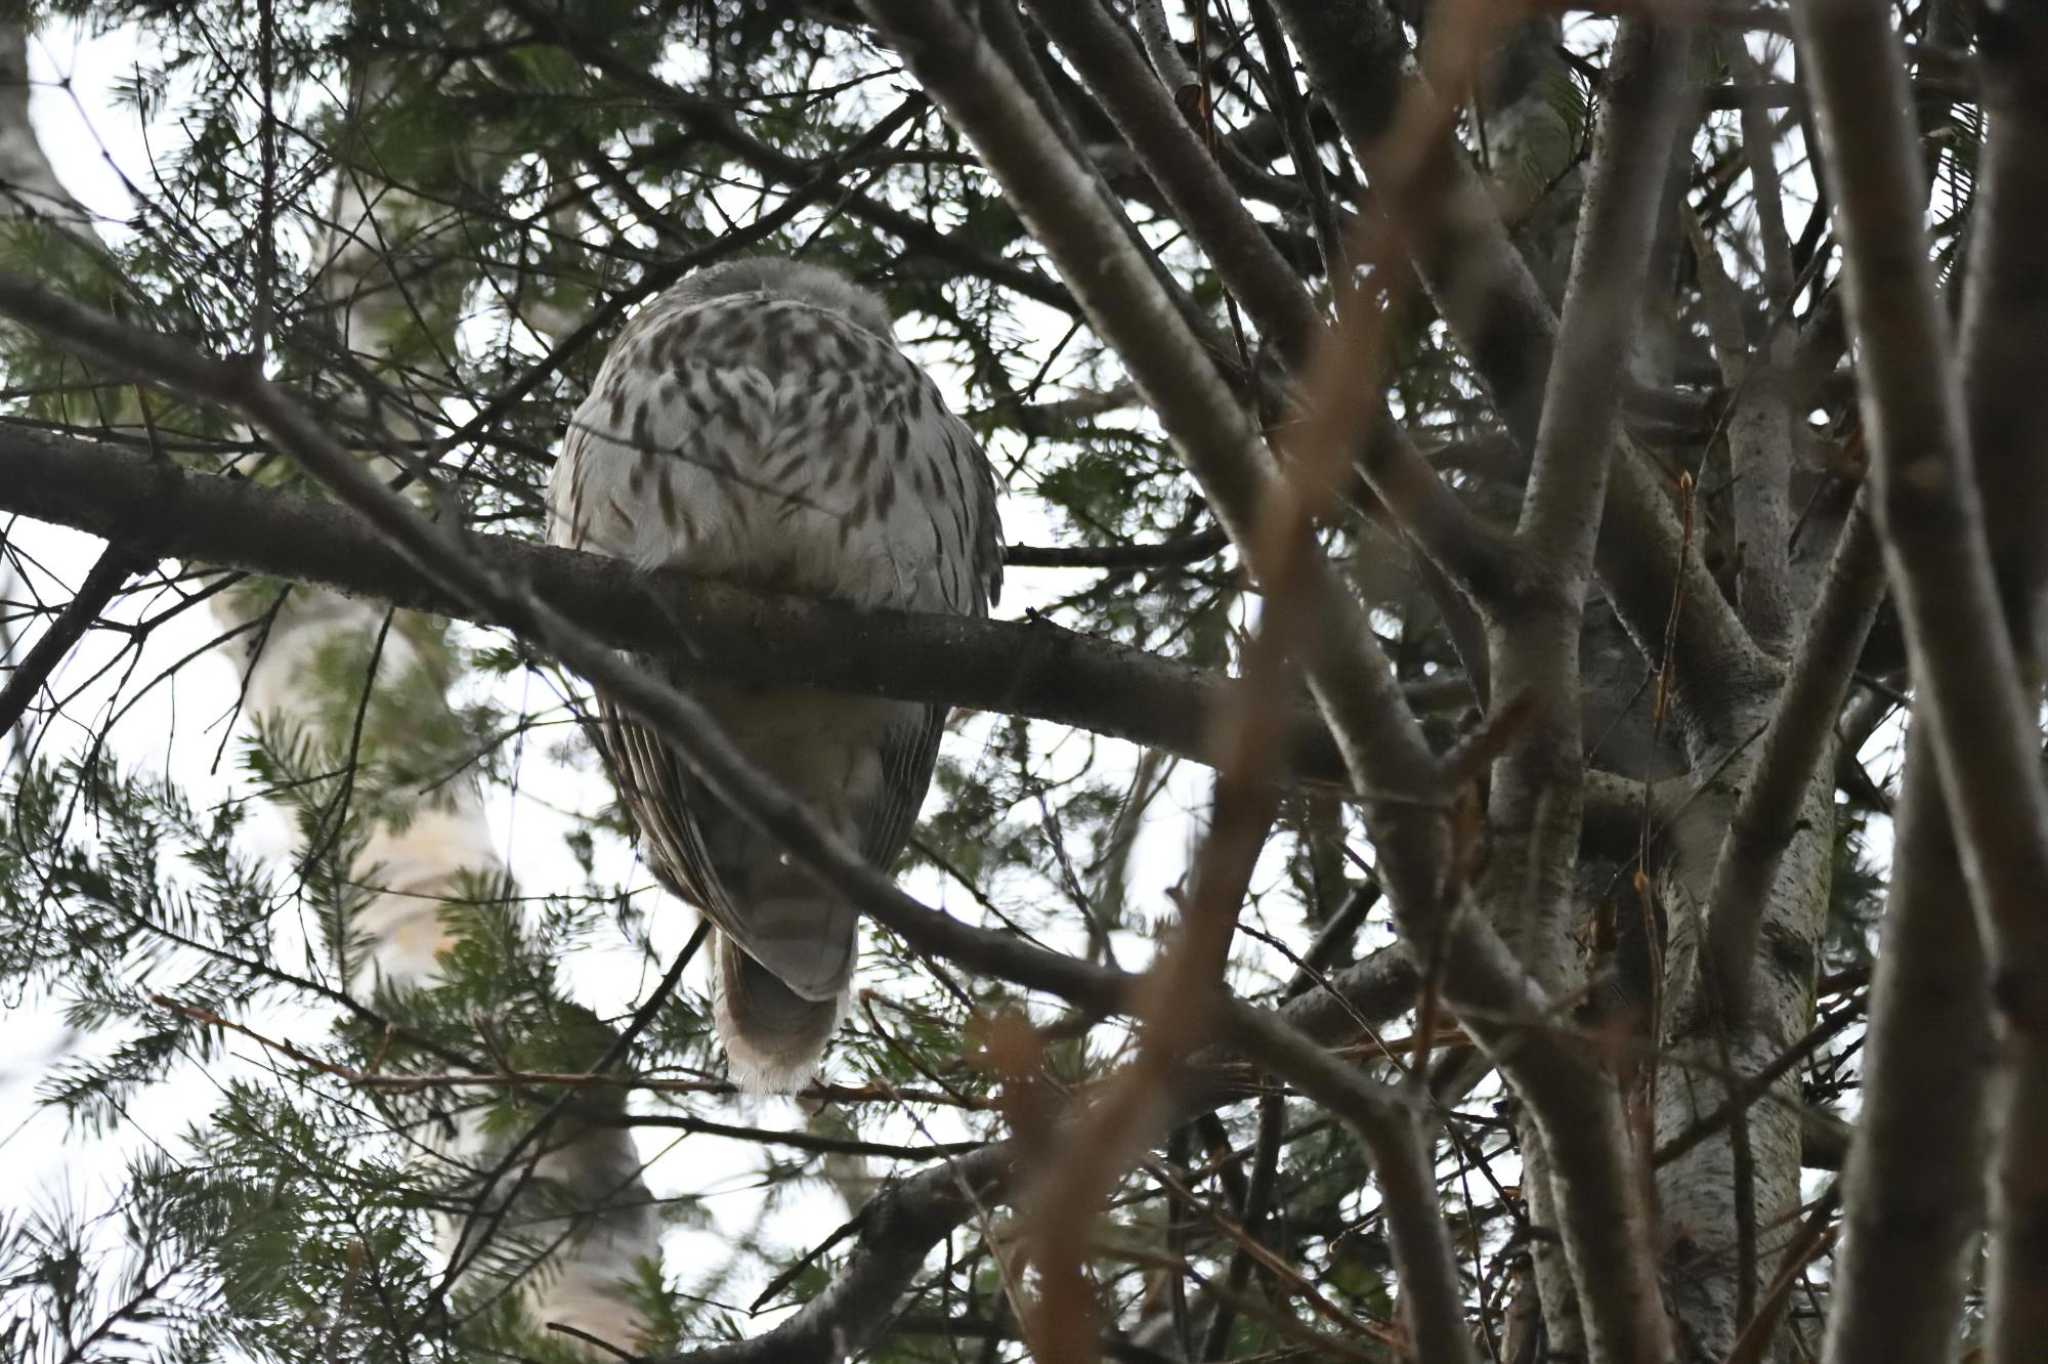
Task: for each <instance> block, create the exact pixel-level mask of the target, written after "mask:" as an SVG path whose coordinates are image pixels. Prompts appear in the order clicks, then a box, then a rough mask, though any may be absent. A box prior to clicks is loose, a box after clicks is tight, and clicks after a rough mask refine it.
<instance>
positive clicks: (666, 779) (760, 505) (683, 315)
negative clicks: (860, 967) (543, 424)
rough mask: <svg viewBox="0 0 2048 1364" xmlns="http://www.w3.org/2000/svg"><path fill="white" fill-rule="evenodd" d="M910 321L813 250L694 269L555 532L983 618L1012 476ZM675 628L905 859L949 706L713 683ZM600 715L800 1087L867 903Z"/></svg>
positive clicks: (580, 461)
mask: <svg viewBox="0 0 2048 1364" xmlns="http://www.w3.org/2000/svg"><path fill="white" fill-rule="evenodd" d="M893 331H894V329H893V326H892V324H891V320H890V317H889V313H888V311H887V309H886V308H885V307H884V306H883V304H882V302H881V300H879V299H878V298H876V297H875V296H874V295H872V294H870V293H868V292H867V291H865V290H863V289H860V288H858V287H856V286H855V285H854V284H852V283H851V282H850V281H848V280H847V279H845V278H844V277H843V276H841V275H840V274H838V273H836V272H835V271H832V270H828V269H825V268H822V267H820V266H817V265H812V264H807V263H803V262H798V261H792V260H782V259H775V258H760V259H748V260H739V261H733V262H729V263H726V264H723V265H718V266H713V267H710V268H708V269H704V270H700V271H698V272H697V273H696V274H694V275H692V276H690V277H689V278H688V279H686V280H684V281H683V283H681V284H679V285H677V286H676V287H674V288H672V289H670V290H669V291H668V292H666V293H664V294H662V295H661V296H660V297H658V298H657V299H655V300H654V301H653V302H652V303H650V304H649V305H648V306H647V307H646V308H645V309H644V310H643V311H642V312H640V313H639V314H638V315H637V316H636V317H635V318H634V319H633V320H632V321H631V322H630V323H628V324H627V326H626V327H625V329H624V330H623V331H622V332H621V333H620V335H619V339H618V341H617V342H616V343H615V344H614V345H613V347H612V349H611V351H610V352H609V353H608V354H607V355H606V356H605V360H604V364H603V366H602V367H601V368H600V369H599V371H598V374H597V379H596V382H595V384H594V386H593V389H592V392H591V394H590V396H589V397H588V398H587V399H586V400H585V401H584V403H583V405H582V406H581V407H580V408H579V409H578V410H577V412H576V416H575V418H574V420H573V421H572V422H571V425H570V430H569V433H568V436H567V438H566V440H565V441H564V443H563V447H562V455H561V458H560V459H559V460H558V461H557V462H556V464H555V468H554V474H553V477H552V479H551V480H550V482H549V486H548V507H547V517H548V540H549V542H550V543H553V544H557V545H566V546H569V547H570V548H573V549H580V550H586V551H590V552H594V553H599V554H608V555H611V556H614V557H616V558H620V559H625V560H627V561H629V562H631V563H633V564H635V565H638V566H639V567H641V568H644V569H652V568H657V567H664V566H675V567H679V568H683V569H687V570H689V571H690V572H692V573H696V574H700V575H703V576H706V577H715V578H721V579H725V580H728V581H732V582H738V583H743V584H746V585H749V586H753V587H758V588H763V589H770V590H776V591H786V592H793V593H802V594H807V595H812V596H819V597H827V598H831V599H834V600H837V601H842V602H847V603H850V604H852V605H855V606H860V607H889V608H895V609H898V610H905V611H928V612H950V613H953V614H956V615H972V616H985V615H987V614H988V609H989V606H990V604H991V603H992V602H993V601H994V600H995V599H996V596H997V593H998V592H999V590H1000V588H1001V585H1002V536H1001V530H1000V526H999V525H998V522H997V516H996V489H995V480H994V477H993V474H992V473H991V471H990V468H989V464H988V460H987V458H986V456H984V455H983V453H982V450H981V447H980V445H979V443H978V442H977V441H976V440H975V438H974V435H973V433H972V432H971V431H970V430H969V429H968V428H967V426H966V424H965V423H963V422H962V421H961V420H960V419H959V418H958V417H956V416H954V415H953V414H952V413H951V412H950V411H948V410H947V408H946V405H945V403H944V402H943V401H942V400H941V398H940V397H939V393H938V390H937V388H936V387H935V386H934V385H933V383H932V381H931V378H930V377H929V376H928V375H926V374H925V372H924V371H923V370H922V369H920V368H919V367H918V365H917V364H916V363H915V362H913V361H912V360H911V359H910V358H909V357H908V356H906V355H904V353H903V352H902V351H901V350H899V349H898V348H897V346H896V343H895V341H894V339H893ZM676 644H677V648H676V650H675V651H674V653H673V654H672V655H669V656H666V657H662V658H648V659H645V660H643V663H644V666H646V667H648V668H650V669H653V670H655V671H657V672H659V673H661V674H663V675H664V676H666V677H667V678H669V679H670V680H672V681H675V682H677V683H678V684H680V685H682V686H684V687H685V688H687V689H688V690H690V691H691V692H692V693H693V694H695V695H696V696H697V697H698V698H699V699H700V700H701V701H702V702H703V703H704V704H705V705H706V706H707V707H708V708H709V709H710V711H711V712H712V713H713V714H714V715H715V716H716V717H717V718H718V720H719V722H720V723H721V724H722V725H723V726H724V727H725V730H726V732H727V734H728V735H729V736H730V737H731V738H732V740H733V742H734V743H735V744H737V745H738V746H739V748H740V749H741V751H743V752H744V753H746V754H747V756H748V757H750V758H751V759H752V760H753V761H754V762H755V763H756V764H757V765H758V766H760V767H761V768H762V769H764V770H765V771H767V772H768V773H769V774H770V775H772V776H774V777H775V778H777V779H778V780H780V781H781V782H782V783H783V784H784V785H785V786H786V787H788V788H789V789H790V790H791V791H792V792H793V793H795V794H796V795H797V796H798V797H799V798H800V799H802V800H803V801H805V802H806V803H807V804H808V805H809V806H810V807H811V809H812V810H813V811H814V812H816V813H817V814H818V815H819V816H820V817H821V818H822V819H823V820H824V821H825V822H826V823H827V824H828V825H829V826H830V827H831V828H832V829H833V830H834V831H835V832H836V833H837V834H838V835H839V836H840V837H841V838H843V839H845V840H846V841H847V843H848V844H850V845H851V846H852V847H854V848H856V849H858V850H859V851H860V853H861V855H862V856H863V857H865V858H866V859H867V860H868V861H869V862H871V863H872V864H873V865H875V866H876V867H879V868H882V869H884V870H887V869H888V868H889V866H890V865H891V864H892V863H893V862H894V860H895V859H896V857H897V855H898V854H899V853H901V852H902V850H903V845H904V844H905V842H907V841H908V839H909V837H910V831H911V826H912V824H913V823H914V822H915V820H916V818H917V813H918V809H919V807H920V806H921V805H922V804H923V803H924V796H925V792H926V789H927V788H928V787H929V786H930V784H931V777H932V768H933V765H934V764H935V763H936V761H937V757H938V748H939V735H940V732H941V730H942V728H943V727H944V724H945V718H946V710H945V707H943V706H935V705H925V704H921V703H915V702H904V701H888V700H878V699H873V698H869V697H856V696H839V695H833V694H830V693H826V692H820V691H814V690H810V689H808V688H803V687H782V686H774V685H765V686H762V685H741V684H736V683H731V682H720V681H717V680H714V679H712V678H709V677H704V676H699V675H695V674H694V672H693V670H692V669H691V668H690V666H689V664H688V663H687V661H686V660H687V659H688V657H689V653H690V641H689V640H687V639H685V638H678V640H677V641H676ZM596 731H597V742H598V745H599V747H600V749H601V751H602V753H603V755H604V757H605V760H606V765H607V767H608V768H609V769H610V771H611V773H612V777H613V780H614V781H615V782H616V784H617V786H618V790H619V795H620V798H621V800H622V802H623V803H624V805H625V807H626V809H627V810H628V812H629V813H630V814H631V815H632V818H633V820H634V823H635V825H636V826H637V827H638V829H639V832H640V835H641V839H642V844H643V847H644V849H645V852H646V856H647V860H648V862H649V863H650V865H651V866H652V868H653V870H654V873H655V875H656V877H657V878H658V879H659V880H660V881H661V882H662V884H663V885H664V886H666V887H667V888H668V889H669V890H670V891H672V892H674V893H675V894H676V895H677V896H679V897H681V898H682V899H684V900H686V901H688V902H690V903H691V904H693V905H695V906H696V907H697V908H698V909H699V910H700V911H702V912H703V913H704V914H705V915H706V916H707V917H708V918H709V920H710V922H711V924H712V925H713V928H714V930H715V931H714V933H713V940H714V941H713V951H714V954H715V969H714V976H715V986H714V1001H715V1011H714V1017H715V1020H716V1024H717V1028H718V1032H719V1035H720V1038H721V1040H722V1041H723V1043H724V1047H725V1052H726V1056H727V1059H728V1060H729V1062H730V1064H731V1068H732V1072H733V1075H734V1078H735V1079H737V1080H738V1081H739V1082H740V1083H741V1084H742V1085H744V1086H746V1087H747V1088H749V1089H752V1090H755V1091H768V1092H786V1091H789V1090H792V1089H794V1088H796V1087H797V1086H798V1085H800V1084H801V1083H802V1082H803V1081H805V1080H806V1079H808V1078H809V1077H810V1076H811V1075H812V1074H813V1073H814V1072H815V1069H816V1066H817V1062H818V1058H819V1056H820V1054H821V1053H822V1052H823V1050H824V1047H825V1044H826V1042H827V1040H828V1039H829V1038H830V1037H831V1035H832V1032H833V1030H834V1028H835V1027H837V1025H838V1021H839V1015H840V1011H841V1009H842V1008H843V1006H844V1002H845V999H846V996H847V993H848V987H849V983H850V981H851V978H852V975H853V970H854V962H855V958H856V955H857V951H858V931H857V916H856V914H855V912H854V909H853V907H852V906H851V905H849V904H847V903H846V901H845V900H844V899H843V898H842V897H840V896H839V895H837V894H835V893H834V892H833V891H832V889H831V888H830V887H829V886H827V885H825V884H823V883H822V882H820V881H818V880H817V879H815V878H813V877H812V876H811V875H810V874H809V873H808V872H806V871H804V870H803V869H802V868H800V867H798V866H796V865H795V864H794V863H793V862H792V861H791V860H790V859H789V858H788V857H787V856H786V855H785V854H784V853H783V851H782V849H781V848H780V847H778V846H777V845H776V843H775V841H774V840H773V839H771V838H769V837H767V836H766V835H764V834H762V833H761V832H760V831H759V830H758V829H756V828H754V827H753V826H752V825H750V824H749V823H748V822H747V820H746V819H745V818H743V817H742V816H740V815H739V814H738V813H737V812H735V811H734V810H732V809H730V808H729V807H728V806H727V805H726V804H725V803H724V802H723V801H721V800H719V799H718V797H717V796H715V795H713V794H712V792H711V791H710V790H709V789H708V788H707V787H706V786H705V785H704V784H703V782H702V781H700V780H699V779H698V778H697V776H696V775H695V774H694V773H693V772H692V771H691V770H690V767H689V765H688V764H687V763H686V762H684V761H682V760H681V759H680V758H678V757H677V756H676V754H675V753H674V752H672V751H671V750H670V749H669V747H668V746H667V745H666V744H665V743H664V742H663V741H662V740H661V739H660V738H659V737H658V736H656V735H655V734H653V733H651V732H649V731H648V730H647V729H645V728H643V727H641V726H640V725H638V724H636V723H635V722H633V721H632V720H630V719H628V718H627V717H626V716H625V715H623V714H622V713H620V712H619V711H617V710H615V709H613V708H612V707H610V706H609V705H606V704H604V703H603V702H602V701H601V700H600V702H599V707H598V715H597V723H596Z"/></svg>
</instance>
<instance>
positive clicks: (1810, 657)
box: [1705, 499, 1884, 1028]
mask: <svg viewBox="0 0 2048 1364" xmlns="http://www.w3.org/2000/svg"><path fill="white" fill-rule="evenodd" d="M1883 599H1884V558H1883V555H1882V553H1881V551H1880V549H1879V546H1878V542H1877V528H1876V527H1875V526H1874V525H1873V524H1872V523H1871V519H1870V516H1869V514H1868V512H1867V511H1866V510H1865V507H1864V503H1863V501H1862V500H1861V499H1858V501H1857V504H1856V510H1855V511H1854V512H1853V513H1852V514H1851V516H1850V518H1849V524H1848V525H1847V526H1846V527H1844V528H1843V531H1842V535H1841V539H1840V540H1839V541H1838V542H1837V543H1836V545H1835V555H1834V559H1833V561H1832V562H1831V563H1830V564H1829V565H1828V574H1827V579H1826V581H1825V583H1824V584H1823V586H1822V588H1821V597H1820V602H1819V604H1818V605H1816V606H1815V607H1814V610H1813V614H1812V615H1811V616H1810V617H1809V618H1808V619H1807V622H1806V636H1805V638H1804V640H1802V641H1801V643H1800V646H1799V654H1798V656H1797V657H1796V658H1795V659H1794V660H1793V664H1792V671H1791V673H1790V675H1789V676H1788V677H1787V678H1786V680H1785V689H1784V691H1783V692H1781V693H1780V694H1779V697H1778V704H1777V708H1776V709H1775V710H1773V711H1772V712H1771V722H1770V728H1769V729H1767V730H1765V731H1764V737H1763V747H1762V750H1761V751H1760V752H1759V753H1758V755H1757V761H1756V766H1755V767H1754V768H1753V769H1752V770H1751V772H1750V775H1749V783H1748V785H1747V786H1745V787H1744V788H1743V791H1742V797H1741V799H1740V800H1738V801H1737V802H1736V805H1735V813H1734V815H1733V817H1732V818H1730V820H1729V821H1728V832H1727V835H1726V836H1725V837H1724V838H1723V839H1722V840H1721V851H1720V853H1719V854H1718V856H1717V858H1716V860H1715V863H1714V878H1713V882H1712V889H1711V890H1710V891H1709V892H1708V894H1707V947H1706V960H1705V969H1706V972H1707V976H1708V989H1709V1006H1710V1007H1712V1008H1717V1009H1718V1010H1720V1012H1721V1016H1722V1018H1723V1019H1724V1020H1725V1021H1726V1022H1727V1024H1728V1025H1729V1026H1731V1027H1735V1028H1740V1027H1741V1026H1742V1025H1743V1024H1744V1022H1745V1021H1746V1020H1747V1018H1748V1016H1749V1002H1750V991H1751V988H1752V983H1753V976H1754V973H1755V969H1756V949H1757V937H1758V929H1759V925H1761V924H1762V922H1763V915H1764V909H1765V907H1766V905H1767V904H1768V902H1769V898H1770V890H1771V884H1772V882H1773V881H1775V880H1776V879H1777V875H1778V864H1779V861H1780V859H1781V858H1782V857H1783V855H1784V852H1785V849H1786V848H1787V847H1788V846H1790V845H1791V842H1792V837H1793V835H1794V834H1795V833H1797V832H1798V824H1799V812H1800V808H1801V807H1802V806H1803V805H1804V804H1805V803H1806V792H1807V787H1808V786H1809V785H1810V784H1811V783H1812V781H1813V775H1814V770H1815V768H1816V766H1817V765H1818V764H1819V762H1820V760H1821V756H1822V755H1823V754H1824V753H1825V752H1826V751H1827V749H1828V746H1829V744H1830V743H1831V742H1832V741H1833V737H1834V724H1835V716H1836V715H1837V714H1839V713H1840V711H1841V709H1842V698H1843V697H1845V696H1846V695H1848V692H1849V682H1850V679H1851V678H1852V677H1853V676H1854V674H1855V671H1856V660H1857V659H1858V658H1859V657H1861V655H1862V653H1863V641H1864V639H1865V638H1866V637H1867V636H1868V635H1869V634H1870V626H1871V622H1872V621H1874V620H1875V619H1876V618H1877V607H1878V603H1879V602H1880V601H1882V600H1883Z"/></svg>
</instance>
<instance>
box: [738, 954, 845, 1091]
mask: <svg viewBox="0 0 2048 1364" xmlns="http://www.w3.org/2000/svg"><path fill="white" fill-rule="evenodd" d="M717 937H718V998H717V1002H716V1005H715V1008H714V1010H713V1018H714V1021H715V1022H716V1023H717V1026H718V1037H719V1040H720V1041H721V1042H723V1043H724V1044H725V1056H726V1061H727V1063H728V1064H729V1065H730V1066H731V1068H732V1078H733V1080H734V1081H735V1082H736V1083H737V1084H738V1085H739V1086H740V1088H741V1089H743V1090H745V1091H747V1092H748V1093H750V1094H793V1093H795V1092H796V1091H797V1090H799V1089H801V1088H802V1087H803V1085H804V1083H805V1082H806V1081H807V1080H809V1079H810V1078H811V1077H812V1076H813V1075H815V1074H816V1073H817V1070H818V1060H819V1058H820V1057H822V1056H823V1055H824V1054H825V1044H826V1043H827V1042H828V1041H830V1040H831V1038H832V1034H833V1032H834V1030H836V1029H837V1028H838V1026H839V1015H840V1011H841V1010H842V1009H843V1008H844V1007H845V1004H846V992H845V990H844V988H842V989H841V990H840V991H839V992H838V993H837V994H835V995H833V996H832V997H831V998H829V999H824V1000H813V999H806V998H804V997H803V996H802V995H800V994H798V993H797V992H796V991H794V990H792V989H790V988H789V987H788V986H787V985H784V984H783V983H782V982H781V981H780V980H779V979H777V978H776V976H775V975H774V973H773V972H771V971H769V970H768V969H767V968H766V967H764V966H762V965H761V964H760V963H759V962H757V961H755V960H754V959H753V958H752V957H750V956H748V955H747V954H746V952H745V951H743V950H742V949H741V948H740V945H739V944H738V943H736V942H734V941H733V940H732V939H731V938H729V937H727V936H726V935H725V934H723V933H720V934H718V935H717Z"/></svg>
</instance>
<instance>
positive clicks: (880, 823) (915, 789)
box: [860, 706, 946, 871]
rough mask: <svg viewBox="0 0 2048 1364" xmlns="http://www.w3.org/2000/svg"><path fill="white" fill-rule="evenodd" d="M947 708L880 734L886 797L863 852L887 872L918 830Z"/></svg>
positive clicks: (870, 823) (866, 831)
mask: <svg viewBox="0 0 2048 1364" xmlns="http://www.w3.org/2000/svg"><path fill="white" fill-rule="evenodd" d="M945 730H946V707H944V706H926V707H924V709H923V712H922V713H921V715H920V716H919V718H918V719H917V720H916V721H913V722H911V723H908V724H900V725H892V726H890V728H889V729H888V730H887V731H885V732H884V734H883V736H882V754H881V757H882V793H881V796H880V797H879V798H878V799H877V800H876V802H875V805H874V808H873V809H871V810H869V811H868V818H867V820H866V822H865V825H864V826H863V828H862V830H861V841H860V853H861V856H862V857H864V858H866V859H867V860H868V861H869V862H870V863H871V864H873V865H874V866H877V867H880V868H881V869H882V870H883V871H888V870H889V869H890V868H891V867H892V866H893V865H895V862H896V858H897V857H898V855H900V854H901V853H902V851H903V845H904V844H906V843H908V842H909V841H910V831H911V830H912V829H913V828H915V827H917V812H918V811H919V810H920V809H922V808H923V806H924V795H925V792H926V791H929V790H930V789H931V784H932V772H933V770H934V769H935V768H937V767H938V765H939V738H940V736H941V735H943V734H944V733H945Z"/></svg>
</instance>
